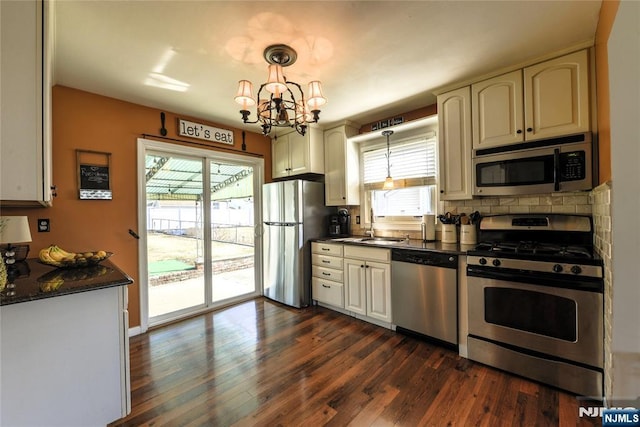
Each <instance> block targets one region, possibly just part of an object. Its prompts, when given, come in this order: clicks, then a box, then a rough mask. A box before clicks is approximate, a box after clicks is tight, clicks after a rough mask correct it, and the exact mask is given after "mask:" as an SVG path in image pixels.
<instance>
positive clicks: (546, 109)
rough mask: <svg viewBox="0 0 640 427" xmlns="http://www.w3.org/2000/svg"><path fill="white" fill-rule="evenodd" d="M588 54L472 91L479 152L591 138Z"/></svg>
mask: <svg viewBox="0 0 640 427" xmlns="http://www.w3.org/2000/svg"><path fill="white" fill-rule="evenodd" d="M588 68H589V61H588V54H587V51H586V50H581V51H579V52H575V53H572V54H569V55H565V56H562V57H559V58H555V59H552V60H549V61H545V62H542V63H539V64H535V65H532V66H530V67H527V68H524V69H523V70H517V71H513V72H510V73H507V74H503V75H500V76H497V77H494V78H491V79H488V80H484V81H481V82H478V83H475V84H473V85H472V86H471V97H472V111H473V119H472V121H473V148H474V149H484V148H491V147H497V146H503V145H509V144H516V143H521V142H525V141H534V140H539V139H544V138H552V137H557V136H564V135H570V134H574V133H581V132H588V131H589V130H590V122H589V70H588Z"/></svg>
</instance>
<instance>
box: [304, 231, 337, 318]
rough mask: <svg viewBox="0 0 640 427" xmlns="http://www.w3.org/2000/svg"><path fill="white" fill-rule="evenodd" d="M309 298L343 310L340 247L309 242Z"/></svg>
mask: <svg viewBox="0 0 640 427" xmlns="http://www.w3.org/2000/svg"><path fill="white" fill-rule="evenodd" d="M311 276H312V277H311V298H312V299H313V300H315V301H317V302H319V303H325V304H329V305H331V306H334V307H339V308H344V284H343V281H344V279H343V259H342V245H339V244H331V243H324V242H311Z"/></svg>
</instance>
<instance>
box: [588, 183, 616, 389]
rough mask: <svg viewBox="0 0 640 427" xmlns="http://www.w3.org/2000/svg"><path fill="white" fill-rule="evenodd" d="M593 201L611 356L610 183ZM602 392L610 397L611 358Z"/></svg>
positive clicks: (607, 352)
mask: <svg viewBox="0 0 640 427" xmlns="http://www.w3.org/2000/svg"><path fill="white" fill-rule="evenodd" d="M591 198H592V201H593V226H594V234H595V236H594V247H595V251H596V252H597V253H598V255H600V257H601V258H602V260H603V262H604V354H605V355H611V354H612V342H611V339H612V338H611V337H612V331H613V325H612V322H611V321H612V319H613V311H612V300H613V277H612V274H611V271H612V270H611V268H612V266H611V243H612V240H611V183H608V182H607V183H604V184H602V185H600V186H598V187H596V188H594V189H593V191H592V192H591ZM604 372H605V375H604V390H605V395H606V396H611V389H612V375H611V373H612V372H613V364H612V358H611V357H610V356H606V357H605V360H604Z"/></svg>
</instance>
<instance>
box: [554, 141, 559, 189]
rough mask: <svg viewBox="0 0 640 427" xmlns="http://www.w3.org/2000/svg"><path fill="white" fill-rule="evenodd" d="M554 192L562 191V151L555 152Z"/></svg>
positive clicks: (557, 149) (556, 150)
mask: <svg viewBox="0 0 640 427" xmlns="http://www.w3.org/2000/svg"><path fill="white" fill-rule="evenodd" d="M553 191H560V149H559V148H556V149H555V150H553Z"/></svg>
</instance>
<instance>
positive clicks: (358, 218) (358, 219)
mask: <svg viewBox="0 0 640 427" xmlns="http://www.w3.org/2000/svg"><path fill="white" fill-rule="evenodd" d="M356 224H360V215H356Z"/></svg>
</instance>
